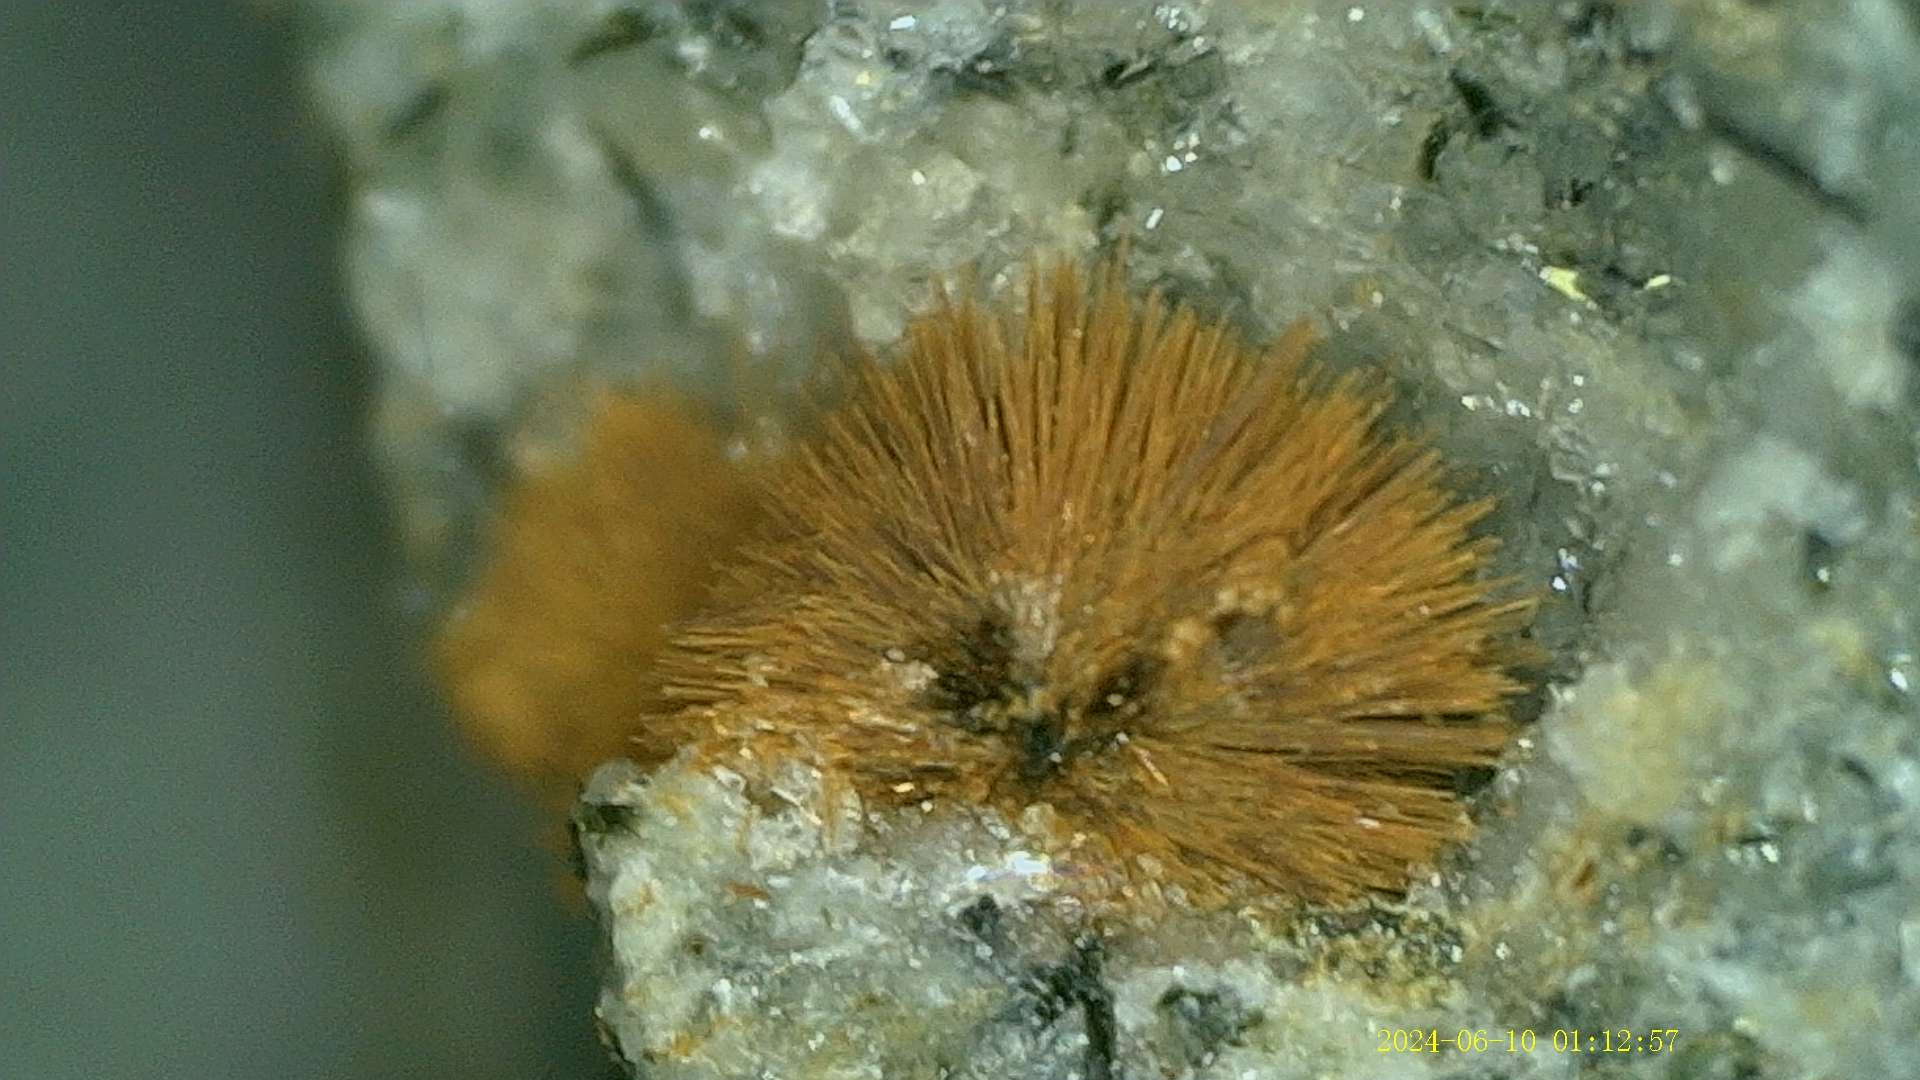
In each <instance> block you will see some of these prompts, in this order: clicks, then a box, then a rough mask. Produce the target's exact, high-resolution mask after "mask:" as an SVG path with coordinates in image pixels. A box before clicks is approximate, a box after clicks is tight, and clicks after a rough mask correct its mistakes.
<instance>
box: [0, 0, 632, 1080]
mask: <svg viewBox="0 0 1920 1080" xmlns="http://www.w3.org/2000/svg"><path fill="white" fill-rule="evenodd" d="M0 88H3V90H0V364H4V381H3V383H0V507H3V509H0V1076H4V1077H18V1078H23V1080H24V1078H31V1080H64V1078H68V1077H118V1076H141V1077H155V1078H158V1077H192V1078H201V1077H206V1078H214V1077H248V1078H253V1077H329V1078H345V1077H396V1076H407V1077H412V1076H458V1077H463V1078H468V1080H478V1078H482V1077H539V1076H569V1077H580V1076H593V1075H597V1073H598V1071H599V1070H600V1069H601V1068H602V1065H601V1064H600V1062H601V1055H600V1052H599V1050H598V1048H597V1047H596V1046H595V1045H594V1042H593V1038H592V1034H591V1031H590V1030H589V1022H588V1019H587V1015H588V1006H589V1003H590V1001H591V997H590V993H591V991H590V986H589V979H590V965H589V964H588V962H587V948H588V945H587V942H588V931H587V928H586V926H585V919H584V917H583V916H579V915H577V914H576V913H573V912H570V911H568V910H567V909H566V907H565V905H564V904H563V903H562V902H561V901H560V899H559V898H560V897H561V891H560V890H559V889H558V888H557V885H556V882H557V881H558V875H557V873H556V871H555V869H554V866H553V859H552V855H551V853H550V852H548V851H546V850H543V849H542V847H541V844H542V842H543V840H544V837H543V835H542V833H541V831H540V830H541V826H539V825H538V824H536V823H535V822H534V820H533V818H532V816H531V815H530V814H529V813H528V812H527V811H526V809H525V808H524V806H522V805H521V804H519V803H518V802H516V801H515V800H514V799H512V798H511V797H509V795H508V793H506V792H503V791H502V790H501V789H500V787H499V786H498V785H497V784H496V783H495V782H494V781H493V780H491V779H490V778H489V777H488V776H487V775H486V774H485V773H484V772H483V771H482V770H480V769H479V768H478V767H477V766H475V765H474V764H472V763H471V762H470V759H469V758H468V757H467V755H466V754H465V753H464V751H463V750H462V749H461V748H460V746H459V745H458V744H457V741H456V740H455V739H454V738H453V736H452V735H451V733H450V729H449V727H448V725H447V723H446V720H445V718H444V716H443V715H442V714H441V712H440V711H439V708H438V706H437V704H436V703H435V702H434V700H433V699H432V696H431V695H430V693H429V692H428V689H427V688H426V687H425V686H424V685H423V682H422V679H421V677H420V675H419V674H418V671H417V667H418V665H417V664H416V663H415V662H414V657H413V655H412V653H411V650H412V649H413V648H414V647H415V646H414V643H413V640H412V636H411V632H410V627H409V623H408V620H407V616H406V614H405V612H404V610H403V609H404V604H403V599H404V594H403V591H402V589H401V585H400V583H401V580H402V579H401V575H400V571H399V567H398V566H397V564H396V562H395V560H394V558H393V555H392V547H391V544H390V538H389V535H388V532H387V521H386V509H385V507H384V506H383V505H382V501H381V499H380V497H379V494H378V491H377V490H376V487H375V485H374V482H373V480H372V477H371V474H370V470H369V467H368V463H367V461H366V460H365V455H364V452H363V446H364V445H365V439H364V438H363V436H362V427H363V415H362V414H363V404H364V399H365V397H366V396H367V393H368V391H367V386H366V381H367V376H368V365H367V364H366V362H365V361H364V359H363V358H362V356H361V350H360V347H359V345H358V343H357V342H356V341H355V340H354V338H353V336H352V334H351V332H350V330H349V328H348V326H347V325H346V321H345V315H344V311H343V305H342V303H341V301H340V297H339V295H338V286H337V284H336V274H335V264H336V257H335V248H336V234H337V213H336V209H337V206H336V202H337V192H338V189H339V186H340V184H339V179H338V177H337V176H336V171H337V167H336V165H335V164H334V160H333V158H332V156H331V154H330V153H329V151H328V148H327V146H326V143H325V138H324V136H323V134H322V133H321V132H320V131H319V129H318V128H317V127H316V126H315V125H314V124H313V123H312V122H311V121H310V119H309V117H308V115H307V112H306V110H305V106H304V104H303V101H304V94H303V92H302V84H301V81H300V76H299V72H298V70H297V66H296V57H295V54H294V51H293V48H292V43H291V42H290V41H289V40H288V38H287V37H286V36H285V35H284V34H283V33H282V32H281V28H280V27H278V26H277V25H276V24H275V22H274V20H273V19H271V18H266V17H263V16H261V15H260V14H259V13H257V12H251V11H247V10H244V9H242V8H240V7H239V6H238V5H233V6H228V5H218V4H182V5H166V4H148V3H124V4H107V3H62V4H21V3H15V4H8V5H5V7H4V8H0ZM476 821H479V822H483V823H484V828H481V829H475V828H474V823H475V822H476ZM456 822H460V823H461V824H460V827H459V828H456V827H455V823H456Z"/></svg>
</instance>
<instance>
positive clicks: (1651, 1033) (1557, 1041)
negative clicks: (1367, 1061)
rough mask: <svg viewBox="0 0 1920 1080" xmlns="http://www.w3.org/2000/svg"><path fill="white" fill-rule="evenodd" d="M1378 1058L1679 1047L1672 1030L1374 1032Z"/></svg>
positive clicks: (1632, 1051)
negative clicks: (1444, 1051) (1377, 1035)
mask: <svg viewBox="0 0 1920 1080" xmlns="http://www.w3.org/2000/svg"><path fill="white" fill-rule="evenodd" d="M1377 1032H1378V1034H1379V1036H1380V1046H1379V1051H1380V1052H1381V1053H1383V1054H1437V1053H1439V1052H1441V1051H1442V1050H1452V1051H1454V1052H1456V1053H1461V1054H1498V1053H1507V1054H1531V1053H1535V1052H1536V1051H1539V1050H1551V1051H1552V1052H1554V1053H1556V1054H1670V1053H1672V1052H1673V1049H1674V1045H1675V1044H1676V1043H1677V1042H1679V1039H1680V1032H1679V1031H1678V1030H1676V1029H1674V1028H1555V1029H1554V1030H1553V1031H1552V1032H1536V1031H1534V1030H1533V1029H1531V1028H1460V1029H1459V1030H1457V1031H1443V1030H1441V1029H1440V1028H1379V1029H1377Z"/></svg>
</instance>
